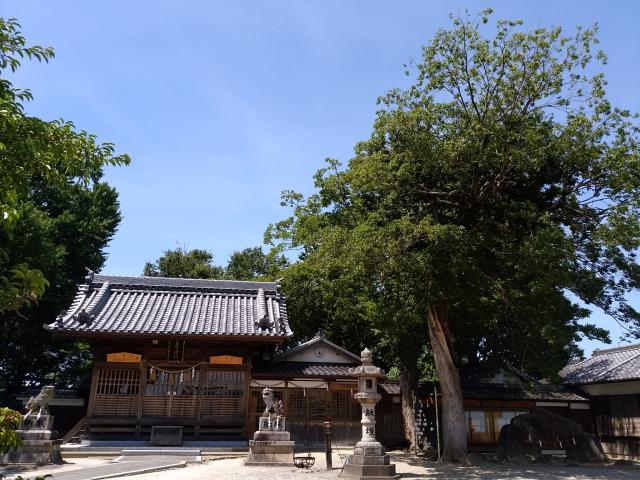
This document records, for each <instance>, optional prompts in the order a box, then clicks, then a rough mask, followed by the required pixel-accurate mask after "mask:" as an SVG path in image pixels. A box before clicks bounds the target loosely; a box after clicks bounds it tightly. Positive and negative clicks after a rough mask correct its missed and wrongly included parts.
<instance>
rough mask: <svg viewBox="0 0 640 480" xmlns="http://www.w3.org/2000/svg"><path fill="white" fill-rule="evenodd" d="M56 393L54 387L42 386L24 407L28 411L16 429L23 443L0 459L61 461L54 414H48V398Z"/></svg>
mask: <svg viewBox="0 0 640 480" xmlns="http://www.w3.org/2000/svg"><path fill="white" fill-rule="evenodd" d="M54 395H55V388H54V387H51V386H46V387H43V388H42V390H41V391H40V393H39V394H38V395H37V396H35V397H31V398H30V399H29V401H28V402H27V404H26V406H25V408H26V410H27V413H26V415H25V416H24V418H23V419H22V422H21V423H20V428H19V429H18V430H16V433H17V434H18V436H20V438H21V439H22V446H21V447H18V448H17V449H15V450H13V451H11V452H9V453H7V454H6V455H1V456H0V463H35V464H37V465H46V464H49V463H62V453H61V451H60V444H61V443H62V440H56V439H55V433H54V431H53V430H52V428H53V415H49V408H48V407H49V402H51V400H52V399H53V397H54Z"/></svg>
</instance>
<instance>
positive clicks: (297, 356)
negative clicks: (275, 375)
mask: <svg viewBox="0 0 640 480" xmlns="http://www.w3.org/2000/svg"><path fill="white" fill-rule="evenodd" d="M318 346H319V347H321V348H322V349H323V350H324V355H323V356H322V357H318V356H316V354H315V349H316V347H318ZM286 361H287V362H311V363H354V361H353V360H352V359H351V358H349V357H347V356H346V355H345V354H343V353H341V352H339V351H337V350H334V349H333V348H331V347H330V346H329V345H325V344H322V343H320V344H315V345H311V346H309V347H307V348H305V349H304V350H301V351H299V352H296V353H294V354H293V355H291V356H290V357H288V358H287V359H286Z"/></svg>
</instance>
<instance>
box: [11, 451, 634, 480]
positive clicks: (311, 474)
mask: <svg viewBox="0 0 640 480" xmlns="http://www.w3.org/2000/svg"><path fill="white" fill-rule="evenodd" d="M313 455H314V456H315V457H316V464H315V465H314V467H313V468H311V470H306V471H305V470H298V469H296V468H295V467H290V468H289V467H273V468H269V467H245V466H244V465H243V462H244V458H243V457H238V458H225V459H220V460H210V461H207V462H205V463H202V464H193V465H189V466H187V467H186V468H181V469H175V470H166V471H163V472H162V473H158V472H156V473H149V474H144V475H136V476H133V477H119V478H127V479H131V480H158V478H159V477H161V478H162V480H185V479H188V480H220V479H233V480H304V479H308V478H317V479H334V478H338V474H339V473H340V468H339V467H340V465H341V462H340V458H339V457H338V455H336V454H335V453H334V457H333V465H334V469H333V470H330V471H327V470H326V468H325V466H326V465H325V461H324V453H323V452H322V453H321V452H314V453H313ZM392 461H393V462H394V463H395V464H396V469H397V471H398V473H400V474H402V478H411V479H425V480H457V479H471V480H507V479H512V480H556V479H557V480H586V479H592V480H634V479H635V480H637V479H639V478H640V467H638V466H635V467H614V466H606V467H602V466H586V467H585V466H582V467H577V466H576V467H572V466H567V465H530V466H523V467H518V466H504V465H498V464H495V463H489V462H484V461H482V460H481V459H478V458H474V463H476V465H475V466H472V467H466V468H464V467H453V466H436V465H434V464H433V463H430V462H426V461H424V460H421V459H415V458H413V457H412V456H410V455H403V454H392ZM106 462H107V461H106V460H104V459H102V460H101V459H92V458H83V459H80V458H79V459H71V460H70V462H69V463H65V464H64V465H60V466H47V467H41V468H38V469H35V470H30V471H23V472H11V473H12V474H14V473H20V474H21V475H22V476H23V477H25V478H27V479H28V478H34V477H35V476H36V475H42V474H44V473H52V474H53V475H54V477H53V479H52V480H55V474H56V473H57V472H62V471H68V470H75V469H78V468H83V467H88V466H95V465H100V464H104V463H106ZM336 466H337V467H338V468H335V467H336ZM9 473H10V472H5V474H9ZM8 478H11V477H10V476H9V475H8Z"/></svg>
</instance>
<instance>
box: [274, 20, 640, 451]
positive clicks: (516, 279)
mask: <svg viewBox="0 0 640 480" xmlns="http://www.w3.org/2000/svg"><path fill="white" fill-rule="evenodd" d="M489 13H490V12H489V11H487V12H483V14H482V15H481V19H480V20H479V21H477V22H476V21H474V20H473V19H471V18H470V17H469V16H465V17H462V18H460V17H452V22H453V25H452V28H450V29H448V30H445V29H443V30H440V31H438V32H437V33H436V35H435V36H434V38H433V39H432V40H431V41H430V42H429V44H428V45H427V46H426V47H424V49H423V57H422V60H421V62H420V63H418V64H417V65H415V66H414V70H415V71H416V72H417V78H416V81H415V83H414V85H412V86H411V87H409V88H408V89H406V90H392V91H390V92H389V93H388V94H387V95H386V96H384V97H383V98H381V100H380V102H381V105H382V108H381V109H380V111H379V112H378V115H377V118H376V121H375V123H374V128H373V133H372V135H371V137H370V138H369V139H368V140H366V141H363V142H361V143H359V144H358V145H357V146H356V150H355V156H354V158H353V159H352V160H351V161H350V162H349V165H348V167H347V168H346V169H341V168H340V166H339V164H338V162H336V161H329V165H328V167H327V168H324V169H322V170H320V171H319V172H318V173H317V175H316V177H315V180H316V186H317V189H318V192H317V193H315V194H313V195H311V196H310V197H308V198H306V199H305V198H303V197H302V195H300V194H297V193H293V192H285V195H284V200H285V202H287V203H288V205H290V206H291V207H292V208H293V210H294V214H293V216H292V217H291V218H289V219H287V220H284V221H283V222H280V223H279V224H277V225H275V226H273V227H271V228H270V230H269V231H268V235H267V237H268V239H269V240H272V241H278V240H279V241H282V242H285V244H288V245H289V246H290V247H295V248H302V251H303V255H302V260H303V262H312V263H313V264H315V265H319V264H324V265H326V266H325V267H324V268H325V269H328V268H332V269H333V270H334V272H336V275H339V276H340V275H349V274H350V272H352V271H363V272H364V273H365V274H366V275H368V276H369V281H370V282H371V284H372V285H373V286H374V288H375V289H376V290H377V291H380V292H385V294H393V293H392V292H398V296H397V298H402V297H405V298H411V299H412V300H411V305H413V306H414V308H415V309H416V311H417V312H418V313H419V314H420V315H421V316H422V318H424V319H425V323H426V324H427V326H428V333H429V339H430V344H431V349H432V352H433V357H434V361H435V365H436V367H437V371H438V376H439V381H440V385H441V391H442V394H443V404H444V405H443V407H444V408H443V423H444V452H443V458H444V460H445V461H453V462H466V428H465V419H464V410H463V404H462V394H461V388H460V377H459V373H458V368H459V367H460V366H461V365H463V364H464V363H465V362H467V363H468V362H472V363H485V362H487V363H491V362H499V361H500V362H503V361H508V362H511V363H513V364H514V365H516V366H518V367H520V368H523V369H524V370H527V371H529V372H532V373H534V374H538V375H550V374H553V373H555V372H556V371H557V369H558V368H559V367H560V366H562V364H563V363H564V362H565V361H566V360H567V359H568V357H569V356H571V355H572V354H574V353H576V352H577V351H578V349H577V346H576V341H578V340H579V339H580V338H581V337H583V336H586V337H590V338H594V337H597V338H600V339H607V332H606V331H603V330H602V329H599V328H597V327H596V326H594V325H589V324H586V325H585V324H584V323H583V322H581V320H583V319H584V318H585V317H586V316H587V314H588V311H586V310H585V309H584V308H581V307H580V306H579V305H576V304H575V303H574V302H572V300H571V298H570V297H568V294H569V292H571V293H572V294H573V295H575V296H576V297H578V298H579V299H580V300H581V301H582V302H584V303H586V304H590V305H595V306H597V307H600V308H601V309H603V310H604V311H605V312H607V313H608V314H610V315H611V316H613V317H614V318H615V319H616V320H618V321H619V322H620V323H621V324H623V325H625V326H626V327H627V328H628V329H629V331H630V332H632V333H633V334H634V335H636V336H638V334H639V333H640V315H639V314H638V312H637V311H635V310H634V309H633V308H632V307H631V306H630V305H629V304H628V303H627V302H626V300H625V294H626V292H628V291H629V290H631V289H636V288H637V287H638V282H639V280H640V267H639V266H638V264H637V262H636V252H637V249H638V246H639V245H640V222H639V215H640V195H639V193H640V154H639V150H640V149H639V146H638V133H639V130H638V125H637V116H634V115H632V114H631V113H630V112H628V111H627V110H624V109H620V108H616V107H614V106H612V105H611V104H610V102H609V101H608V100H607V98H606V94H605V85H606V82H605V80H604V78H603V76H602V75H601V74H598V73H595V74H593V73H590V72H593V71H594V70H593V69H594V68H595V67H594V65H595V63H596V62H597V61H604V60H605V57H604V54H602V53H601V52H599V51H595V46H596V44H597V38H596V29H595V28H592V29H578V30H577V31H576V33H575V34H574V35H572V36H565V35H563V33H562V31H561V29H560V28H552V29H545V28H536V29H534V30H532V31H526V30H525V29H524V28H523V27H522V22H521V21H498V22H497V25H496V32H495V35H493V36H488V37H485V36H483V29H484V28H486V27H483V24H485V23H486V22H487V20H488V15H489Z"/></svg>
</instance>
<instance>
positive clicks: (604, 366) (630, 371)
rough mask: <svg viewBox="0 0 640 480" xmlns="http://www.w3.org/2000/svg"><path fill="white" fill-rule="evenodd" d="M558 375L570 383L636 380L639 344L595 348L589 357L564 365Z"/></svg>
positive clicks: (639, 351)
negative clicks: (601, 348)
mask: <svg viewBox="0 0 640 480" xmlns="http://www.w3.org/2000/svg"><path fill="white" fill-rule="evenodd" d="M560 377H561V378H562V379H563V380H564V382H565V383H567V384H570V385H585V384H590V383H608V382H622V381H626V380H638V379H640V344H635V345H628V346H625V347H617V348H609V349H606V350H595V351H594V352H593V355H592V356H591V357H590V358H587V359H586V360H583V361H581V362H576V363H571V364H569V365H567V366H566V367H564V368H563V369H562V370H561V371H560Z"/></svg>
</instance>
